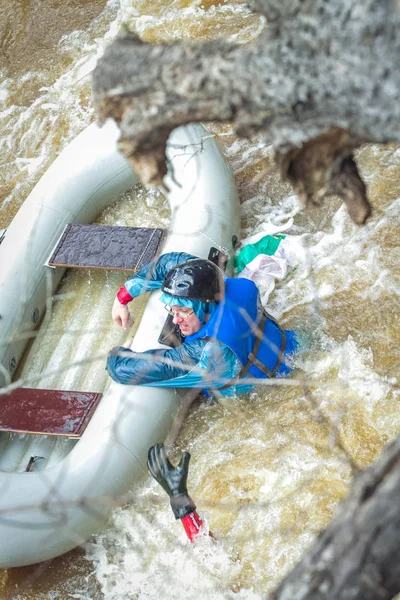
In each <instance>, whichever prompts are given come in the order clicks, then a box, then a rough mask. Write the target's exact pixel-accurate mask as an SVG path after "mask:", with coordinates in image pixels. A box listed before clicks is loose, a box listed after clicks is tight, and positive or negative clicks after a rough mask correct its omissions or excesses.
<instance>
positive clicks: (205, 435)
mask: <svg viewBox="0 0 400 600" xmlns="http://www.w3.org/2000/svg"><path fill="white" fill-rule="evenodd" d="M167 4H168V6H167ZM122 22H126V23H127V24H128V25H129V27H130V28H131V29H132V30H134V31H136V32H137V33H138V34H139V35H140V36H141V37H142V39H143V40H145V41H149V42H160V41H173V40H180V39H197V40H206V39H212V38H216V37H224V38H227V39H229V40H231V41H233V42H236V43H242V44H246V43H251V41H252V40H254V39H256V38H257V36H258V35H259V33H260V32H261V31H262V29H263V28H264V27H265V26H267V25H266V23H265V21H264V19H263V18H261V17H259V16H256V15H253V14H251V13H250V12H249V11H248V9H247V8H246V5H245V2H242V1H241V0H236V1H235V0H232V1H227V2H224V1H222V0H221V1H219V2H218V1H211V0H206V1H204V2H201V1H196V0H193V1H190V0H174V1H172V2H169V3H165V2H163V1H161V0H130V1H127V0H121V2H117V0H109V1H108V2H104V1H101V2H100V1H99V0H94V1H88V0H63V1H62V2H61V0H46V1H42V2H41V1H40V0H34V1H31V0H19V2H14V1H13V0H0V53H1V54H0V114H1V119H0V128H1V129H0V147H1V154H0V156H1V162H0V169H1V170H0V179H1V192H0V228H5V227H7V225H8V224H9V223H10V222H11V220H12V218H13V216H14V215H15V213H16V212H17V210H18V208H19V207H20V206H21V204H22V203H23V202H24V200H25V199H26V197H27V196H28V194H29V192H30V191H31V190H32V188H33V186H34V185H35V184H36V183H37V181H38V180H39V178H40V177H41V175H43V173H44V172H45V171H46V169H47V168H48V167H49V166H50V164H51V163H52V162H53V160H54V159H55V158H56V156H57V155H58V154H59V153H60V151H61V150H62V149H63V148H64V147H65V146H66V145H67V143H68V142H69V141H71V140H72V139H73V138H74V137H76V135H77V134H78V133H79V132H80V131H82V130H83V129H84V128H85V127H86V126H87V125H88V124H89V123H90V122H91V121H92V120H93V119H94V110H93V104H92V99H91V89H90V71H91V70H92V69H93V67H94V65H95V61H96V57H97V56H99V55H101V53H102V51H103V49H104V47H105V45H107V44H108V43H110V41H111V40H112V39H113V38H114V37H115V35H116V34H117V32H118V29H119V27H120V25H121V23H122ZM209 129H210V130H211V131H212V132H213V133H214V134H215V135H216V136H217V138H218V140H219V142H220V144H221V146H222V148H223V150H224V153H225V154H226V156H227V158H228V160H229V162H230V164H231V166H232V168H233V171H234V174H235V179H236V183H237V186H238V188H239V193H240V198H241V206H242V239H245V240H246V239H247V240H249V239H252V237H253V236H256V235H257V234H260V233H261V232H265V233H270V232H285V233H286V234H287V236H288V237H289V239H291V240H293V242H294V243H295V244H296V247H297V249H298V254H299V260H300V264H299V266H298V267H297V269H296V270H295V272H294V273H293V274H292V276H291V277H290V278H289V279H287V280H284V281H283V282H281V283H279V285H276V286H275V289H274V290H272V291H271V290H270V289H269V287H268V286H267V284H265V285H263V282H261V284H260V285H261V289H262V292H263V299H264V300H265V301H268V310H269V311H270V312H271V313H272V314H273V315H274V316H276V317H277V318H278V319H279V320H280V321H281V323H283V324H284V325H285V327H286V328H300V329H301V330H302V331H303V332H304V333H305V334H306V336H307V338H308V340H309V349H308V350H307V351H306V352H304V353H303V354H302V355H301V356H299V357H298V359H297V363H296V366H297V367H298V370H297V371H296V372H295V374H294V376H293V377H292V378H291V380H293V381H291V380H289V381H291V383H292V384H291V385H280V386H278V385H273V386H270V385H265V386H260V387H259V388H257V390H256V391H254V392H252V393H251V394H250V395H249V396H245V397H243V398H240V399H232V400H229V401H228V400H225V401H224V402H223V403H222V404H212V405H206V404H197V405H196V406H194V407H193V409H192V410H191V412H190V414H189V416H188V418H187V420H186V422H185V423H184V425H183V428H182V430H181V432H180V434H179V437H178V439H177V440H176V443H175V445H174V446H173V449H172V458H173V459H178V457H179V456H180V453H181V452H182V451H183V450H189V451H190V452H191V454H192V460H191V465H190V475H189V492H190V494H191V496H192V497H193V499H194V500H195V501H196V504H197V506H198V509H199V512H200V513H201V514H202V515H203V516H204V517H205V518H206V519H207V522H208V524H209V526H210V529H211V530H212V532H213V534H214V537H215V539H216V541H215V542H212V541H211V540H210V538H207V537H205V538H204V539H201V540H200V541H199V542H198V543H197V544H195V545H190V544H189V543H188V542H187V541H186V537H185V534H184V532H183V529H182V527H181V525H180V523H179V522H177V523H175V521H174V518H173V515H172V513H171V510H170V508H169V504H168V499H167V497H166V495H165V493H164V492H163V491H162V490H161V488H160V487H159V486H157V485H156V484H155V482H153V481H152V480H150V478H147V479H146V480H145V481H144V482H143V484H141V485H140V486H137V487H135V488H133V489H132V493H131V499H130V502H129V504H128V505H127V506H125V507H123V508H120V509H117V510H115V511H114V513H113V515H112V518H111V521H110V523H109V525H108V527H107V528H106V529H105V530H104V531H102V532H100V533H99V534H98V535H96V536H94V537H93V538H92V539H91V540H89V542H88V543H87V544H86V545H85V547H84V548H80V549H77V550H74V551H73V552H70V553H68V554H67V555H65V556H63V557H59V558H58V559H56V560H54V561H52V562H51V563H49V564H42V565H36V566H34V567H26V568H20V569H8V570H3V571H0V597H1V598H4V599H5V598H13V599H15V600H25V599H27V600H28V599H29V600H30V599H33V598H34V599H40V600H41V599H43V600H44V599H47V600H50V599H51V600H53V599H67V598H78V599H82V600H87V599H91V600H103V599H104V600H134V599H135V600H136V599H137V600H142V599H143V600H144V599H146V600H147V599H153V598H154V599H158V598H163V599H165V600H169V599H173V598H185V599H188V600H192V599H193V600H194V599H196V600H202V599H206V598H207V599H208V598H213V599H216V600H219V599H227V598H232V599H234V598H235V599H237V600H244V599H246V600H259V599H261V598H262V597H265V594H266V592H268V591H269V590H271V589H272V588H273V587H274V586H275V585H276V584H277V583H278V582H279V580H280V579H281V578H282V577H283V576H284V574H285V573H286V572H288V570H290V569H291V568H292V567H293V566H294V565H295V563H296V562H297V561H298V560H299V559H300V557H301V556H302V554H303V553H304V552H305V551H306V549H307V548H308V547H309V546H310V545H311V544H312V542H313V539H314V538H315V536H316V535H317V533H318V532H319V531H320V530H321V529H322V528H324V527H325V526H326V525H327V524H328V523H329V521H330V519H331V518H332V515H333V513H334V510H335V506H336V505H337V503H338V501H339V500H340V499H341V498H342V497H343V496H344V495H345V493H346V491H347V489H348V484H349V481H350V479H351V475H352V469H353V470H354V469H357V468H362V467H365V466H366V465H368V464H370V463H371V462H372V461H374V460H375V459H376V458H377V457H378V456H379V454H380V452H381V451H382V449H383V448H384V446H385V445H386V444H387V442H388V441H389V440H391V439H392V438H393V437H395V436H396V435H398V434H399V433H400V416H399V415H400V413H399V392H398V381H399V379H398V378H399V329H400V328H399V317H398V314H399V292H400V282H399V254H400V252H399V245H398V244H399V242H398V240H399V239H400V224H399V214H400V152H399V150H398V148H397V147H395V146H393V145H386V146H383V145H382V146H372V145H371V146H365V147H363V148H362V149H360V150H359V152H358V154H357V157H356V158H357V162H358V165H359V167H360V170H361V174H362V176H363V179H364V181H365V182H366V184H367V187H368V194H369V197H370V199H371V201H372V204H373V207H374V213H373V216H372V218H371V219H370V220H369V222H368V223H367V225H366V226H365V227H362V228H359V227H356V226H355V225H353V224H352V222H351V221H350V219H349V217H348V215H347V212H346V210H345V208H344V207H343V206H342V204H341V202H340V201H339V200H338V199H330V200H329V201H325V203H324V205H323V207H316V208H314V209H313V210H310V211H307V212H304V211H303V210H302V209H301V208H300V207H299V205H298V201H297V198H296V197H295V196H294V194H293V191H292V190H291V189H290V187H289V186H288V185H287V184H285V183H283V182H282V181H281V180H280V177H279V174H278V173H277V171H276V169H275V167H274V164H273V159H272V152H271V148H270V147H269V146H268V145H267V143H266V142H265V141H264V140H262V139H261V138H257V137H256V138H254V139H251V140H240V139H238V138H236V137H235V136H234V134H233V132H232V128H231V127H230V126H229V125H215V124H214V125H213V124H209ZM168 218H169V210H168V205H167V203H166V202H165V200H164V198H163V197H162V196H161V194H159V193H158V192H156V191H146V190H144V189H143V188H141V187H140V186H137V187H136V188H134V189H133V190H130V191H128V192H126V193H125V194H123V196H122V197H121V198H119V199H118V202H117V203H116V204H114V205H113V206H111V207H110V208H108V209H107V210H106V211H105V212H104V213H103V214H102V216H101V217H100V219H99V222H101V223H106V224H119V225H132V226H161V227H167V226H168ZM123 281H124V277H123V275H121V274H115V273H114V274H101V273H94V272H85V271H82V272H75V273H72V272H71V273H68V274H67V276H66V277H65V278H64V279H63V281H62V284H61V287H60V290H59V292H58V301H57V302H56V304H55V307H54V315H53V318H52V320H51V322H50V323H48V324H47V326H46V328H42V330H41V331H40V334H39V336H38V339H37V340H36V341H35V342H34V343H33V344H32V347H31V348H30V351H29V354H28V357H27V360H26V363H25V366H24V367H23V370H22V372H23V374H24V375H25V376H27V377H29V375H30V374H32V375H34V374H36V373H42V372H45V371H46V369H50V368H54V367H55V366H57V365H59V364H60V365H61V364H62V363H64V364H65V362H68V361H72V360H73V359H74V360H76V359H77V358H78V359H79V358H85V356H88V355H90V353H95V352H96V353H98V352H104V355H105V354H106V353H107V350H108V349H109V348H110V347H111V346H112V345H115V344H117V343H119V342H121V341H122V339H123V335H122V333H121V331H120V330H119V329H118V328H117V327H116V326H114V325H113V324H112V322H111V319H110V314H109V311H110V307H111V304H112V300H113V297H114V295H115V292H116V289H117V288H118V287H119V285H121V284H122V283H123ZM141 308H142V307H140V306H137V307H135V308H134V312H135V314H136V316H138V315H139V314H140V310H141ZM302 378H307V380H308V381H311V382H312V383H313V387H312V390H311V392H307V393H305V391H304V388H303V387H302V385H301V379H302ZM106 383H107V379H106V374H105V372H104V363H101V364H100V363H99V364H95V365H90V367H88V368H87V369H86V370H84V372H82V373H81V374H80V375H79V381H78V383H77V380H76V373H75V374H74V372H73V369H70V370H68V371H67V372H66V373H65V374H62V375H58V376H55V377H53V378H51V377H46V378H43V380H42V382H41V383H40V385H41V386H42V387H51V386H55V387H58V388H60V389H68V388H69V389H77V387H71V386H73V385H75V386H76V385H79V389H83V390H91V391H100V390H102V389H103V388H104V386H105V385H106ZM40 385H39V386H40Z"/></svg>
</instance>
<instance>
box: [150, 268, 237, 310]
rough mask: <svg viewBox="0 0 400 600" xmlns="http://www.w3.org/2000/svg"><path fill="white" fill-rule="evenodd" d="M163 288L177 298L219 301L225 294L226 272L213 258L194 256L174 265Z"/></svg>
mask: <svg viewBox="0 0 400 600" xmlns="http://www.w3.org/2000/svg"><path fill="white" fill-rule="evenodd" d="M161 289H162V291H163V292H165V293H167V294H170V295H171V296H175V297H176V298H187V299H188V300H200V301H201V302H207V303H209V302H218V301H219V300H222V297H223V295H224V289H225V284H224V274H223V272H222V271H221V269H220V268H219V267H217V265H215V264H214V263H213V262H211V260H206V259H204V258H192V259H191V260H187V261H186V262H183V263H181V264H180V265H176V267H173V268H172V269H171V270H170V271H169V272H168V273H167V275H166V277H165V279H164V281H163V284H162V287H161Z"/></svg>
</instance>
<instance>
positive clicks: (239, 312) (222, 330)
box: [185, 278, 298, 379]
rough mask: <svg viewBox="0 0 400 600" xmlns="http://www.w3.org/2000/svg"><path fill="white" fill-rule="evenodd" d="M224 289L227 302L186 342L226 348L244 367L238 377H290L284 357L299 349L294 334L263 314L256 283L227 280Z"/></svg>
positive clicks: (222, 303) (188, 337)
mask: <svg viewBox="0 0 400 600" xmlns="http://www.w3.org/2000/svg"><path fill="white" fill-rule="evenodd" d="M225 285H226V289H225V296H224V299H223V301H222V302H220V303H219V304H218V307H217V310H216V311H215V312H214V313H213V315H212V316H211V318H210V320H209V321H208V322H207V323H206V324H205V325H204V326H203V327H202V328H201V329H200V330H199V331H198V332H197V333H195V334H193V335H190V336H187V337H186V340H185V341H186V342H189V343H190V342H191V341H194V340H196V339H199V338H211V339H216V340H218V341H219V342H221V343H223V344H226V345H227V346H228V347H229V348H230V349H231V350H232V351H233V352H234V353H235V354H236V356H237V358H238V360H239V361H240V362H241V364H242V369H241V372H240V374H239V377H243V376H244V375H245V374H247V373H248V374H249V376H251V377H258V378H261V379H262V378H266V377H275V376H276V375H286V374H288V373H289V372H290V371H291V368H290V367H289V366H288V365H287V364H286V363H285V356H287V355H288V354H291V353H293V352H294V351H295V350H296V349H297V347H298V343H297V340H296V335H295V332H294V331H292V330H286V331H283V330H282V329H281V328H280V327H279V325H278V323H277V322H276V321H275V319H274V318H273V317H271V316H270V315H268V314H267V313H266V312H265V311H264V310H263V307H262V305H261V301H260V296H259V292H258V288H257V286H256V285H255V283H254V282H253V281H250V280H249V279H243V278H237V279H232V278H226V280H225Z"/></svg>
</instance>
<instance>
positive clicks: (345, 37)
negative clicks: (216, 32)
mask: <svg viewBox="0 0 400 600" xmlns="http://www.w3.org/2000/svg"><path fill="white" fill-rule="evenodd" d="M251 5H252V8H253V10H255V11H258V12H261V13H263V14H264V15H265V17H266V18H267V22H268V24H267V26H266V28H265V30H264V31H263V33H262V34H261V35H260V36H259V38H258V39H257V41H256V42H255V43H252V44H249V45H247V46H243V45H239V46H236V45H232V44H228V43H226V42H224V41H212V42H207V43H193V42H192V43H189V42H182V43H175V44H170V45H168V44H158V45H151V44H145V43H143V42H141V41H140V39H139V38H138V37H137V36H136V35H134V34H131V33H129V32H126V31H125V32H124V33H123V34H122V35H121V36H120V37H119V38H117V39H116V40H115V41H114V43H113V44H111V46H109V47H108V48H107V50H106V51H105V53H104V56H103V58H102V59H101V60H100V61H99V63H98V65H97V67H96V69H95V71H94V76H93V91H94V98H95V104H96V107H97V113H98V116H99V118H100V119H101V120H102V119H105V118H107V117H113V118H114V119H115V120H116V121H117V123H118V124H119V126H120V128H121V133H122V137H121V149H122V151H123V152H124V153H125V155H126V156H127V157H128V159H129V160H131V161H132V164H133V166H134V168H135V170H136V171H137V172H138V173H139V175H140V176H141V178H142V181H143V182H144V183H147V184H150V185H159V184H160V183H161V180H162V177H163V175H164V173H165V171H166V166H165V144H166V141H167V139H168V135H169V133H170V132H171V131H172V129H174V128H175V127H177V126H178V125H182V124H186V123H189V122H194V121H203V122H204V121H220V122H223V121H230V122H232V123H233V124H234V125H235V128H236V132H237V134H238V135H239V136H243V137H250V136H252V135H254V134H255V133H258V134H260V133H261V134H265V137H266V139H267V140H268V141H269V142H270V143H272V144H273V145H274V148H275V150H276V156H277V160H278V164H279V166H280V169H281V173H282V176H283V178H284V179H286V180H287V181H289V182H290V183H291V184H292V186H293V188H294V189H295V191H296V193H297V194H298V195H299V196H300V198H301V199H302V201H303V203H304V204H305V205H306V204H307V203H308V202H310V201H319V200H320V199H322V198H323V197H325V196H327V195H332V194H337V195H339V196H341V197H342V198H343V199H344V201H345V202H346V204H347V207H348V209H349V212H350V215H351V217H352V219H353V220H354V221H355V222H356V223H364V222H365V220H366V219H367V217H368V216H369V214H370V206H369V203H368V200H367V197H366V188H365V185H364V183H363V182H362V181H361V179H360V177H359V174H358V171H357V166H356V164H355V162H354V160H353V152H354V150H355V149H356V148H357V147H359V146H360V145H362V144H363V143H365V142H388V141H400V103H399V92H398V90H399V84H400V69H399V68H398V65H399V64H400V60H399V59H400V52H399V49H400V27H399V24H400V0H358V1H357V0H284V1H282V0H252V1H251Z"/></svg>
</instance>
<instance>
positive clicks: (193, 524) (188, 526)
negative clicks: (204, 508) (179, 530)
mask: <svg viewBox="0 0 400 600" xmlns="http://www.w3.org/2000/svg"><path fill="white" fill-rule="evenodd" d="M181 521H182V525H183V527H184V529H185V531H186V535H187V536H188V538H189V540H190V541H191V542H193V539H194V538H195V537H196V536H197V535H199V533H200V529H201V527H202V525H203V521H202V520H201V519H200V517H199V515H198V514H197V512H196V511H193V512H191V513H190V514H189V515H186V517H183V518H182V519H181Z"/></svg>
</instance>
